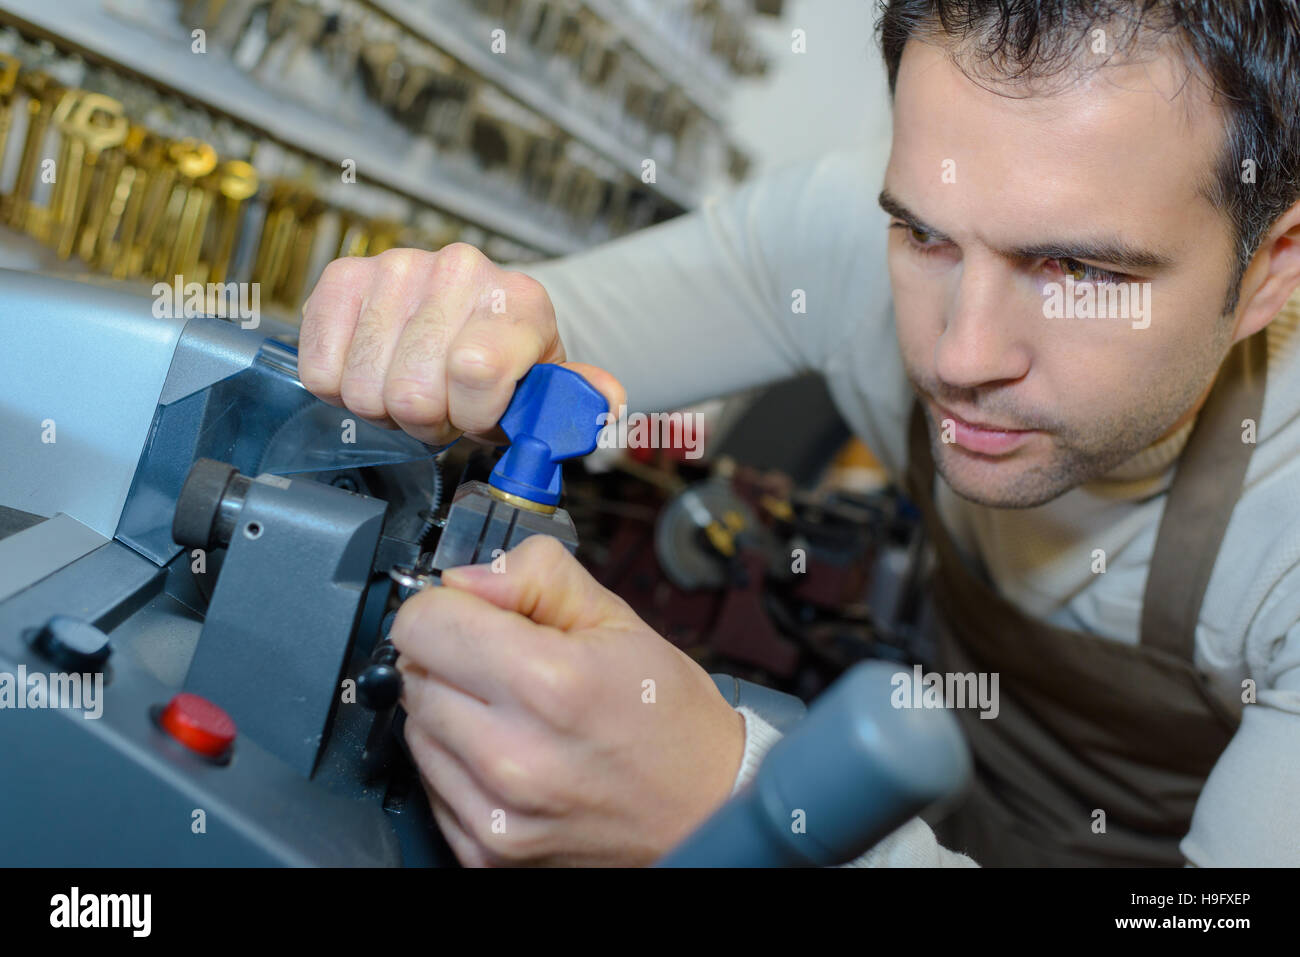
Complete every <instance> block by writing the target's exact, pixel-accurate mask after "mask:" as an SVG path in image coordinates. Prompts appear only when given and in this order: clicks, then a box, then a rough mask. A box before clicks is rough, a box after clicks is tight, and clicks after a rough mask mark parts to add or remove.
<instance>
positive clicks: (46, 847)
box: [0, 271, 448, 866]
mask: <svg viewBox="0 0 1300 957" xmlns="http://www.w3.org/2000/svg"><path fill="white" fill-rule="evenodd" d="M0 288H2V289H3V295H2V296H0V339H2V340H3V341H4V343H5V348H4V349H3V350H0V675H7V676H11V678H12V676H17V675H22V674H26V675H36V674H42V675H46V674H54V673H55V672H56V671H59V670H60V666H58V665H56V664H55V663H54V662H52V661H51V660H49V659H48V658H46V657H42V655H40V654H38V653H37V652H36V651H35V650H34V649H33V647H32V644H31V641H30V636H31V634H32V633H33V631H34V629H37V628H39V627H41V626H42V625H44V624H45V623H46V622H47V621H49V620H50V619H51V618H52V617H53V616H55V615H69V616H73V617H75V618H78V619H81V620H83V621H86V622H89V623H90V624H92V625H94V626H96V627H98V628H99V629H101V630H102V631H104V632H105V633H107V635H108V639H109V644H110V647H111V649H112V651H111V654H110V655H109V658H108V660H107V662H106V664H105V665H103V666H102V672H101V674H102V679H101V680H102V692H101V694H100V699H99V701H98V703H97V707H96V709H95V710H97V711H98V712H99V713H98V714H97V715H95V716H89V715H90V712H89V711H88V710H87V709H76V708H49V707H15V706H14V703H13V702H12V701H11V702H9V703H8V706H7V707H4V708H0V780H3V781H4V782H5V786H4V788H0V862H4V863H6V864H10V865H40V866H46V865H92V866H101V865H126V866H134V865H182V866H185V865H219V866H225V865H232V866H234V865H361V866H376V865H396V864H400V863H404V862H405V863H416V864H419V863H447V862H448V860H447V859H446V858H445V857H440V856H439V855H440V854H442V853H443V851H442V849H441V848H440V843H439V840H438V837H437V834H436V831H435V830H434V829H433V828H432V825H431V824H430V823H429V818H428V817H427V814H425V813H424V812H423V811H422V810H421V808H422V800H423V795H422V794H421V793H420V792H419V788H418V787H416V788H414V789H412V788H410V787H409V782H408V785H404V786H402V787H395V786H394V784H393V782H392V781H390V780H387V779H384V778H380V779H378V780H376V779H374V778H373V777H371V776H369V775H367V774H363V773H362V767H363V757H364V756H365V752H366V751H367V746H368V744H370V745H371V746H372V748H373V745H372V742H369V741H368V734H369V731H370V729H371V726H372V724H373V722H374V718H375V716H374V715H373V714H371V713H369V712H366V711H365V710H364V709H362V708H361V707H360V706H359V705H356V704H350V703H346V702H344V701H343V700H342V697H343V696H342V695H341V693H340V683H341V678H342V676H343V675H344V674H346V673H348V671H349V668H350V667H351V666H352V665H353V664H354V663H355V662H356V661H357V660H358V657H359V656H360V653H361V651H363V650H364V649H357V648H355V647H354V643H355V635H356V634H357V626H358V622H359V621H360V620H362V619H363V618H365V617H366V616H370V617H372V618H373V620H374V627H375V628H376V629H377V622H378V620H379V613H378V611H377V610H375V609H374V608H373V607H372V606H374V605H376V604H382V599H383V597H384V596H385V595H386V594H387V591H386V586H387V578H386V577H383V580H382V582H377V581H375V580H372V569H371V562H372V559H373V558H374V556H375V552H376V547H377V543H378V542H379V541H380V536H381V523H382V522H383V519H384V515H385V503H384V502H383V501H379V500H376V499H374V498H371V497H367V496H364V495H358V494H356V493H353V492H348V491H344V490H343V489H340V488H334V487H331V486H329V485H327V484H323V483H321V482H318V481H312V480H310V479H308V478H305V477H302V478H300V477H296V476H293V475H292V473H293V472H295V471H298V470H299V469H297V468H296V467H295V465H294V463H289V464H288V466H287V467H286V472H288V473H289V474H287V475H284V476H281V477H276V478H273V479H271V480H269V481H263V482H260V483H254V484H255V486H256V487H257V489H258V491H257V493H256V494H255V495H253V496H250V500H249V501H247V502H246V503H245V510H244V514H243V516H242V517H243V519H244V520H245V524H247V522H249V521H255V522H257V523H258V524H259V526H260V529H261V530H262V533H261V534H260V535H259V536H258V537H257V538H256V539H253V538H249V537H246V536H244V535H242V534H240V535H238V536H236V537H235V538H234V539H233V541H232V543H231V547H230V548H229V549H227V550H224V551H225V554H224V560H223V559H222V555H221V554H220V553H217V554H211V555H203V556H201V558H200V556H198V555H196V554H195V553H192V552H191V551H188V550H183V549H182V547H181V546H180V545H178V544H177V543H175V542H174V541H172V539H171V533H170V528H171V523H172V518H173V513H174V510H175V504H176V498H177V495H178V494H179V491H180V488H181V485H182V483H183V482H184V479H185V476H186V474H187V472H188V470H189V468H190V466H191V464H192V463H193V462H194V460H195V459H196V458H198V457H199V456H203V455H210V456H213V457H215V458H218V459H220V460H222V461H226V462H234V463H236V464H237V465H238V466H239V467H240V468H242V469H244V470H245V471H248V472H250V473H252V474H257V472H258V469H259V467H260V466H261V465H262V464H263V462H262V459H263V458H264V457H265V453H264V446H265V445H266V444H267V442H268V440H269V438H270V437H271V436H273V435H274V434H275V433H276V430H277V429H279V428H283V427H284V425H285V423H286V422H292V421H304V416H305V417H306V419H305V421H306V422H307V425H308V426H311V427H316V425H317V423H316V422H315V419H318V418H319V417H320V416H322V415H323V416H325V417H327V421H329V422H333V421H334V420H329V419H328V417H329V416H331V415H334V416H341V415H346V413H345V412H344V411H343V410H336V409H333V408H332V407H327V406H324V404H323V403H317V402H316V400H315V399H314V398H312V397H310V396H309V395H307V394H306V393H305V391H304V390H302V388H301V386H300V385H298V384H297V383H296V375H295V374H294V369H293V367H292V366H293V357H294V353H293V351H292V350H291V349H286V348H285V347H283V346H281V345H280V344H279V343H277V342H276V341H275V340H273V339H270V338H269V337H270V336H271V335H273V334H275V333H284V332H285V330H283V329H282V328H278V327H275V326H273V325H271V324H264V325H263V326H262V327H261V328H258V329H242V328H240V327H239V326H238V325H237V324H235V323H232V322H227V321H224V320H219V319H211V318H206V317H194V318H188V319H187V318H178V319H172V318H165V317H164V318H159V317H158V316H156V315H154V314H153V308H152V303H151V302H150V301H149V300H148V299H142V298H139V297H136V296H130V295H125V294H123V293H121V292H117V291H114V290H112V289H107V288H99V287H96V286H93V285H85V284H82V283H76V282H69V281H63V280H56V279H51V278H47V277H41V276H35V275H28V274H24V273H16V272H9V271H0ZM317 406H319V407H320V411H319V412H317V411H315V410H316V408H317ZM313 417H314V418H313ZM349 427H351V424H349ZM354 431H355V436H356V437H357V438H355V439H354V441H353V442H351V443H342V444H339V443H336V445H335V446H334V447H331V446H330V444H329V443H316V444H317V445H323V446H324V447H325V449H326V454H332V451H331V450H332V448H336V449H337V458H338V459H339V465H340V467H347V466H349V465H354V464H356V463H357V461H358V454H359V453H358V449H362V450H363V451H362V452H361V453H360V454H361V455H363V456H366V455H368V456H369V461H372V462H374V463H384V462H395V461H401V460H402V459H403V458H406V459H408V460H411V459H414V458H415V457H417V456H418V455H424V456H425V457H428V455H429V450H428V449H424V448H423V447H417V446H418V443H415V445H414V446H409V447H407V448H406V449H403V448H402V447H401V445H400V439H394V438H392V437H391V436H389V435H387V434H385V435H378V436H377V435H375V433H376V432H382V431H383V430H377V429H376V430H373V431H370V427H368V426H367V425H366V423H364V422H359V421H358V422H356V423H355V430H354ZM291 438H296V436H292V437H291ZM412 441H413V440H412ZM395 442H397V443H399V444H394V443H395ZM280 446H281V447H284V448H290V449H293V448H296V445H295V443H294V442H293V441H290V442H281V443H280ZM300 464H301V471H303V472H306V471H308V470H310V469H314V468H316V467H318V466H319V467H328V464H329V463H321V462H319V461H310V460H309V459H308V458H304V459H303V461H302V463H300ZM392 544H393V543H390V548H392ZM394 554H397V552H396V551H394ZM406 557H408V558H409V557H411V556H410V555H409V554H408V555H407V556H406ZM196 562H200V563H209V564H210V567H209V568H208V570H207V571H208V574H207V578H206V581H207V582H208V583H209V584H211V583H212V582H213V581H215V583H216V587H215V589H214V590H213V591H212V593H211V594H210V595H205V594H203V593H202V592H201V588H200V585H201V584H202V583H203V581H204V577H203V576H201V575H196V574H194V573H193V569H194V567H195V565H196ZM218 571H219V572H220V574H217V572H218ZM381 577H382V576H381ZM83 677H84V678H85V679H86V681H87V686H88V687H89V686H93V685H92V683H91V680H90V679H91V678H92V676H91V675H90V674H89V673H88V674H86V675H85V676H83ZM182 690H191V691H195V692H197V693H200V694H202V695H203V696H204V697H205V698H207V699H209V700H210V701H212V702H214V703H215V704H217V705H219V706H220V707H221V708H223V709H224V710H225V711H226V712H227V713H229V714H230V715H231V716H232V717H233V718H234V720H235V723H236V725H237V727H238V736H237V738H236V741H235V744H234V747H233V750H232V752H231V756H230V759H229V760H228V761H226V762H224V763H218V762H213V761H211V760H209V759H207V758H205V757H203V756H201V755H199V754H197V753H194V752H192V751H190V750H189V749H187V748H186V747H184V746H183V745H182V744H180V743H179V742H178V741H176V740H174V739H173V738H172V737H171V736H170V735H168V734H167V733H166V732H165V731H163V730H162V729H161V728H160V727H159V726H158V724H157V723H156V720H155V715H156V713H157V710H158V708H159V707H160V706H162V705H165V704H166V703H167V702H168V701H169V700H170V699H171V698H172V696H173V695H175V694H177V693H178V692H180V691H182Z"/></svg>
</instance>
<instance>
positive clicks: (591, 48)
mask: <svg viewBox="0 0 1300 957" xmlns="http://www.w3.org/2000/svg"><path fill="white" fill-rule="evenodd" d="M779 12H780V3H779V2H773V0H57V2H51V0H0V254H3V259H2V260H0V263H2V264H4V265H18V266H22V267H25V268H39V267H41V266H48V265H50V264H54V265H58V264H59V263H61V262H62V263H64V264H66V266H67V267H68V268H71V269H72V270H73V271H78V270H79V271H82V272H91V273H97V274H101V275H103V276H106V277H111V278H112V279H115V280H119V281H121V282H124V283H131V284H139V285H144V286H146V287H147V286H148V285H152V284H153V283H155V282H159V281H165V282H168V283H172V282H173V281H175V280H176V277H181V280H180V281H182V282H184V283H190V282H198V283H230V282H247V283H257V284H258V286H259V289H260V296H261V301H262V303H263V306H264V307H267V306H269V307H270V309H271V311H272V312H273V314H276V315H277V316H281V317H287V318H290V319H292V320H296V317H297V315H298V312H299V309H300V307H301V302H302V299H303V297H304V296H305V295H306V294H307V293H308V292H309V291H310V289H311V288H312V285H313V284H314V282H315V279H316V277H317V276H318V275H319V273H320V271H321V269H323V268H324V266H325V264H326V263H328V262H329V261H330V260H331V259H334V258H337V257H338V256H348V255H360V256H364V255H374V254H376V253H379V252H382V251H383V250H385V249H388V248H392V247H394V246H415V247H420V248H425V249H437V248H439V247H441V246H443V245H446V244H447V243H450V242H455V241H464V242H469V243H472V244H473V245H475V246H478V247H480V248H481V249H483V250H484V252H486V253H487V254H488V255H489V256H491V257H492V258H494V259H496V260H498V261H505V262H516V263H526V262H529V261H534V260H537V259H542V258H550V257H553V256H558V255H563V254H565V253H569V252H573V251H576V250H579V249H582V248H584V247H587V246H589V245H593V244H596V243H600V242H603V241H605V240H608V239H611V238H614V237H617V236H619V235H622V234H625V233H628V232H631V231H633V230H636V229H639V228H642V227H644V226H647V225H651V224H653V223H657V222H661V221H663V220H665V219H669V218H671V217H673V216H676V215H679V214H680V213H682V212H684V211H687V210H690V209H692V208H693V207H695V206H696V205H697V204H698V203H699V201H700V199H701V197H702V196H704V195H707V194H708V193H709V192H711V191H713V190H716V189H719V188H724V187H726V186H727V185H728V184H730V183H733V182H736V181H739V180H740V179H743V178H744V176H745V175H746V172H747V169H748V166H749V160H748V158H747V157H746V155H745V154H744V152H743V151H742V150H741V149H739V148H738V147H737V145H736V144H735V143H734V141H733V140H732V139H731V138H730V137H729V135H728V131H727V104H728V96H729V91H730V89H731V88H732V86H733V85H734V83H735V82H736V81H737V80H738V79H739V78H743V77H749V76H754V75H758V74H761V73H763V72H765V70H766V68H767V65H766V63H765V61H764V59H763V57H762V56H761V54H760V53H759V52H758V50H757V47H756V45H755V43H754V42H753V39H752V37H751V34H750V27H751V23H752V20H753V18H755V17H757V16H760V15H763V14H779Z"/></svg>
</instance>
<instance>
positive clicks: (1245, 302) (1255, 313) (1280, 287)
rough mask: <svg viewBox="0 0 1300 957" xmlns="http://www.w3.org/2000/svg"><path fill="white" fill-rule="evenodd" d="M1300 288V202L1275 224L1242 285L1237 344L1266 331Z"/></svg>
mask: <svg viewBox="0 0 1300 957" xmlns="http://www.w3.org/2000/svg"><path fill="white" fill-rule="evenodd" d="M1297 288H1300V202H1297V203H1296V204H1295V205H1294V206H1292V207H1291V208H1290V209H1288V210H1287V211H1286V212H1285V213H1283V214H1282V216H1281V217H1280V218H1279V219H1278V220H1277V222H1275V223H1274V224H1273V226H1272V228H1270V229H1269V231H1268V233H1267V234H1266V235H1265V237H1264V241H1263V242H1262V243H1260V246H1259V249H1258V250H1257V251H1256V253H1255V257H1254V258H1253V259H1252V260H1251V261H1250V266H1249V268H1247V270H1246V275H1245V276H1244V277H1243V278H1242V282H1241V292H1242V298H1241V304H1240V305H1239V306H1238V307H1237V323H1236V328H1235V330H1234V334H1233V337H1232V341H1233V342H1236V341H1238V340H1240V339H1245V338H1247V337H1248V336H1252V335H1254V334H1255V333H1256V332H1258V331H1259V330H1260V329H1263V328H1264V327H1265V326H1267V325H1268V324H1269V323H1270V322H1272V321H1273V317H1274V316H1276V315H1277V314H1278V312H1279V311H1280V310H1281V308H1282V307H1283V306H1284V305H1285V304H1286V301H1287V300H1288V299H1289V298H1291V295H1292V293H1294V292H1295V291H1296V289H1297Z"/></svg>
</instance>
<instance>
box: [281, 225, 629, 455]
mask: <svg viewBox="0 0 1300 957" xmlns="http://www.w3.org/2000/svg"><path fill="white" fill-rule="evenodd" d="M302 315H303V318H302V329H301V334H300V338H299V355H298V376H299V378H300V379H301V380H302V384H303V385H304V386H306V387H307V389H308V390H309V391H310V392H312V393H313V394H315V395H316V396H318V397H320V398H321V399H323V400H325V401H326V402H329V403H331V404H332V405H341V406H344V407H346V408H347V409H348V410H349V411H351V412H353V413H355V414H356V415H357V416H359V417H361V418H363V419H366V420H367V421H370V422H373V423H375V424H376V425H381V426H384V427H385V428H400V429H402V430H404V431H405V432H408V433H409V434H411V435H413V436H414V437H415V438H417V439H420V440H421V441H423V442H427V443H430V444H432V445H442V444H446V443H448V442H451V441H452V440H453V439H454V438H455V437H456V436H458V435H460V434H461V433H468V434H470V435H472V436H480V437H486V438H489V439H496V438H499V433H498V432H497V430H496V423H497V421H498V420H499V419H500V418H501V416H502V415H503V414H504V413H505V410H506V406H507V405H509V403H510V397H511V396H512V395H513V394H514V389H515V384H516V383H517V382H518V381H519V380H520V379H521V378H523V376H524V374H525V373H527V372H528V370H529V369H530V368H531V367H532V366H533V365H535V364H536V363H538V362H555V363H560V364H563V365H565V366H567V367H568V368H570V369H572V370H574V371H575V372H577V373H579V374H580V375H582V376H583V377H584V378H586V379H587V381H588V382H590V383H591V384H592V385H593V386H594V387H595V388H597V389H599V390H600V392H601V393H602V394H603V395H604V396H605V398H606V399H607V400H608V401H609V403H610V409H611V411H615V412H616V411H617V410H618V408H619V406H620V405H622V404H623V403H624V401H626V400H625V396H624V392H623V387H622V385H620V384H619V382H618V380H617V379H615V378H614V377H613V376H611V375H610V374H609V373H608V372H605V371H604V370H603V369H598V368H596V367H595V366H589V365H584V364H581V363H573V362H565V353H564V345H563V343H561V342H560V335H559V331H558V330H557V328H556V325H555V309H554V307H553V306H552V305H551V300H550V297H549V296H547V294H546V290H545V289H543V288H542V286H541V284H540V283H539V282H537V281H536V280H535V279H532V278H530V277H529V276H525V275H524V274H523V273H519V272H510V271H508V270H505V269H501V268H500V267H499V266H497V265H495V264H494V263H493V262H492V261H491V260H489V259H488V258H487V257H486V256H484V255H483V254H482V253H481V252H479V251H478V250H477V249H475V248H474V247H473V246H470V245H467V244H465V243H452V244H451V245H450V246H445V247H443V248H442V249H440V250H438V251H437V252H425V251H423V250H418V249H390V250H388V251H387V252H383V253H380V254H379V255H378V256H372V257H369V258H365V259H362V258H357V257H351V258H345V259H336V260H335V261H334V262H332V263H330V264H329V265H328V266H326V267H325V271H324V272H323V273H322V274H321V277H320V281H319V282H317V283H316V288H315V289H313V290H312V293H311V295H310V296H309V297H308V299H307V301H306V303H305V304H304V305H303V309H302Z"/></svg>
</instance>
